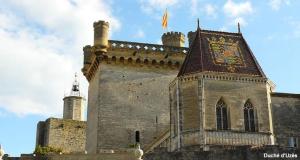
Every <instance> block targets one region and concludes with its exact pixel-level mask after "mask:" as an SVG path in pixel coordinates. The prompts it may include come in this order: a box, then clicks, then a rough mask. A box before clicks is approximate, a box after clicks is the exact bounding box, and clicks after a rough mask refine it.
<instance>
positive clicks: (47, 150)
mask: <svg viewBox="0 0 300 160" xmlns="http://www.w3.org/2000/svg"><path fill="white" fill-rule="evenodd" d="M33 153H34V154H36V155H46V154H49V153H55V154H60V153H62V149H61V148H54V147H51V146H45V147H42V146H40V145H38V146H36V148H35V150H34V152H33Z"/></svg>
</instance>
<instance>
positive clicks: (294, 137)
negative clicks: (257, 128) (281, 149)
mask: <svg viewBox="0 0 300 160" xmlns="http://www.w3.org/2000/svg"><path fill="white" fill-rule="evenodd" d="M271 96H272V115H273V125H274V134H275V135H276V144H278V145H280V146H287V147H294V146H295V145H296V147H298V148H300V145H299V144H300V95H299V94H289V93H272V94H271ZM292 141H294V142H292Z"/></svg>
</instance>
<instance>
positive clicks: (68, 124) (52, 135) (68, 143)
mask: <svg viewBox="0 0 300 160" xmlns="http://www.w3.org/2000/svg"><path fill="white" fill-rule="evenodd" d="M85 142H86V122H84V121H76V120H69V119H58V118H49V119H47V120H46V121H41V122H39V123H38V128H37V142H36V143H37V145H41V146H51V147H54V148H61V149H62V150H63V152H64V153H78V152H79V153H84V151H85Z"/></svg>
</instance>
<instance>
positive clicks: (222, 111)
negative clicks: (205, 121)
mask: <svg viewBox="0 0 300 160" xmlns="http://www.w3.org/2000/svg"><path fill="white" fill-rule="evenodd" d="M216 117H217V130H227V129H228V121H227V105H226V104H225V102H224V101H223V100H222V99H220V100H219V101H218V103H217V105H216Z"/></svg>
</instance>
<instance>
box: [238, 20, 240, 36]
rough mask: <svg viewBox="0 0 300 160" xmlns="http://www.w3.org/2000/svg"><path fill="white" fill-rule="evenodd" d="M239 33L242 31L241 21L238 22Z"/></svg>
mask: <svg viewBox="0 0 300 160" xmlns="http://www.w3.org/2000/svg"><path fill="white" fill-rule="evenodd" d="M238 33H241V26H240V22H238Z"/></svg>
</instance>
